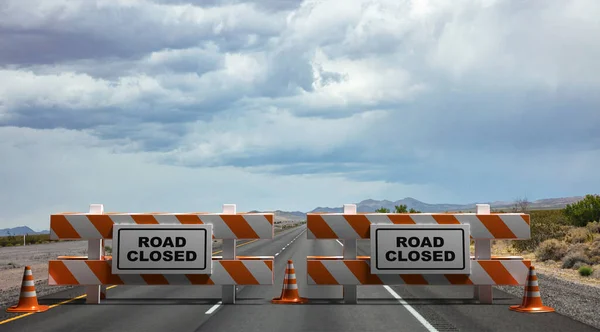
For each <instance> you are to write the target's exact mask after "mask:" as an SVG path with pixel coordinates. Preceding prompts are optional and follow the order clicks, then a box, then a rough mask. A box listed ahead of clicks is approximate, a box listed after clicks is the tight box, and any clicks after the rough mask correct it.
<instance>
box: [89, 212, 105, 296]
mask: <svg viewBox="0 0 600 332" xmlns="http://www.w3.org/2000/svg"><path fill="white" fill-rule="evenodd" d="M103 213H104V205H102V204H90V214H103ZM103 242H104V241H103V240H102V239H88V250H87V252H88V259H90V260H92V259H93V260H97V259H101V257H102V256H103V252H104V246H103ZM100 287H101V285H89V286H85V294H86V297H85V302H86V303H90V304H99V303H100Z"/></svg>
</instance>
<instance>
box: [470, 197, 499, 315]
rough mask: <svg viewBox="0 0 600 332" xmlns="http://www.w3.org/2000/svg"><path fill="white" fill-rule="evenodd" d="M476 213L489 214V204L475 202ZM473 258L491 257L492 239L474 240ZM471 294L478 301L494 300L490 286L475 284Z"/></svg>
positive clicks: (490, 302) (489, 301)
mask: <svg viewBox="0 0 600 332" xmlns="http://www.w3.org/2000/svg"><path fill="white" fill-rule="evenodd" d="M476 213H477V214H490V205H489V204H477V210H476ZM475 259H492V241H491V240H489V239H481V240H475ZM473 296H474V298H475V299H476V300H479V302H480V303H484V304H492V303H493V302H494V297H493V289H492V286H487V285H486V286H475V289H474V292H473Z"/></svg>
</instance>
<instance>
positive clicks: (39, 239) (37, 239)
mask: <svg viewBox="0 0 600 332" xmlns="http://www.w3.org/2000/svg"><path fill="white" fill-rule="evenodd" d="M56 241H57V240H50V234H35V235H27V236H26V237H25V243H27V244H28V245H29V244H39V243H48V242H56ZM9 244H10V245H9ZM22 245H23V236H22V235H17V236H14V235H12V236H3V237H0V247H8V246H22Z"/></svg>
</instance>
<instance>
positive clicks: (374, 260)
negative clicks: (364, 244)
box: [307, 204, 531, 303]
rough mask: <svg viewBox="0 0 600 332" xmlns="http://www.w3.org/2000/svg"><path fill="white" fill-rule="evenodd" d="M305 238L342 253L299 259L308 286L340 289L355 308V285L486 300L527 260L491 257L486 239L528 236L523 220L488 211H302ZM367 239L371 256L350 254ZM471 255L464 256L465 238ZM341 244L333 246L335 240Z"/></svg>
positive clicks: (522, 270) (518, 279) (517, 278)
mask: <svg viewBox="0 0 600 332" xmlns="http://www.w3.org/2000/svg"><path fill="white" fill-rule="evenodd" d="M307 227H308V232H307V238H308V239H317V240H324V239H335V240H339V241H343V246H344V255H343V256H309V257H307V282H308V284H309V285H343V286H344V301H345V302H347V303H356V301H357V298H356V286H357V285H471V286H475V287H476V288H475V297H476V298H477V299H479V301H480V302H481V303H491V302H492V301H493V297H492V288H491V287H492V286H493V285H515V286H516V285H525V284H526V281H527V275H528V271H529V267H530V266H531V262H530V261H527V260H523V258H522V257H518V256H509V257H496V256H491V242H490V241H491V240H492V239H504V240H507V239H510V240H519V239H528V238H530V226H529V215H527V214H519V213H494V214H492V213H490V208H489V205H487V204H478V205H477V213H416V214H414V213H406V214H396V213H356V205H353V204H346V205H345V206H344V213H309V214H307ZM362 239H370V241H371V256H357V240H362ZM469 239H472V240H474V242H475V253H474V255H473V256H472V255H471V254H470V246H469V244H470V241H469ZM340 243H341V242H340Z"/></svg>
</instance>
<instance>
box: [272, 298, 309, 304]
mask: <svg viewBox="0 0 600 332" xmlns="http://www.w3.org/2000/svg"><path fill="white" fill-rule="evenodd" d="M271 303H274V304H287V303H289V304H294V303H296V304H302V303H308V299H307V298H305V297H299V298H297V299H282V298H280V297H278V298H274V299H273V300H271Z"/></svg>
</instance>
